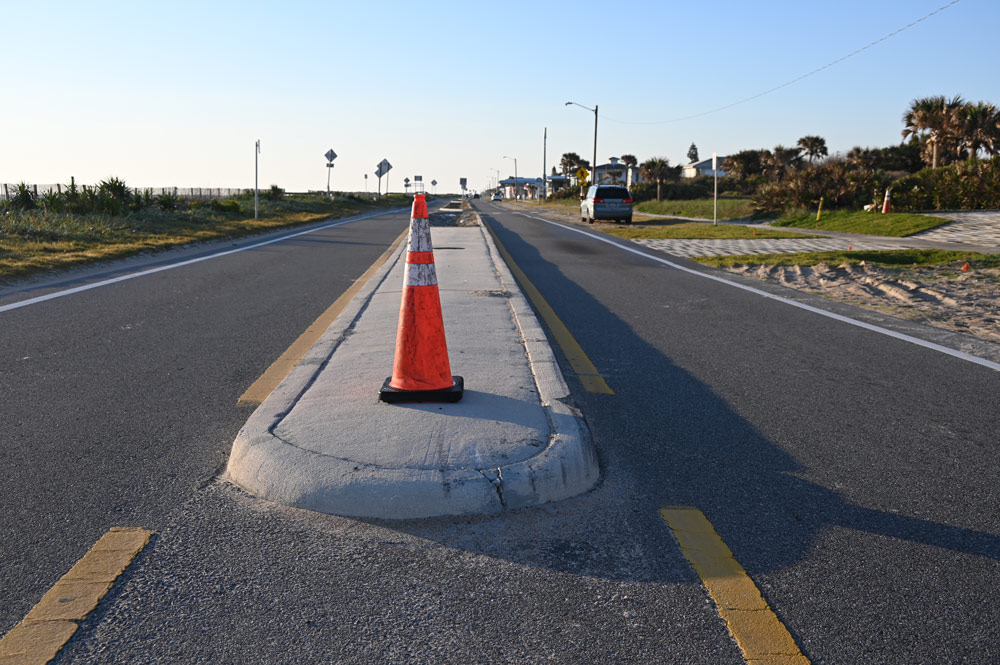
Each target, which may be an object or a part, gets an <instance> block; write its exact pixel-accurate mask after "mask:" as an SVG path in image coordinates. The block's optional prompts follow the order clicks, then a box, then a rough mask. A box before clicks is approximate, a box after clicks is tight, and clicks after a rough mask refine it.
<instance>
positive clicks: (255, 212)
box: [253, 139, 260, 219]
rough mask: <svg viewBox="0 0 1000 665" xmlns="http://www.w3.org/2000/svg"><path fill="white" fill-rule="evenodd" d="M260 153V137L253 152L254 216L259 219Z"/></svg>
mask: <svg viewBox="0 0 1000 665" xmlns="http://www.w3.org/2000/svg"><path fill="white" fill-rule="evenodd" d="M259 154H260V139H257V149H256V150H255V151H254V154H253V218H254V219H257V155H259Z"/></svg>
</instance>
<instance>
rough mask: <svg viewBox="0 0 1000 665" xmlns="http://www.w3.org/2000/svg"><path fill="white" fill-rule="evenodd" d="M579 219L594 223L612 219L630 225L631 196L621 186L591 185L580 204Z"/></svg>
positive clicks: (626, 189)
mask: <svg viewBox="0 0 1000 665" xmlns="http://www.w3.org/2000/svg"><path fill="white" fill-rule="evenodd" d="M580 219H581V220H582V221H584V222H589V223H590V224H593V223H594V220H595V219H614V220H616V221H621V222H625V223H626V224H631V223H632V195H631V194H630V193H629V191H628V188H627V187H622V186H621V185H591V186H590V188H589V189H588V190H587V194H586V196H584V197H583V200H582V201H581V202H580Z"/></svg>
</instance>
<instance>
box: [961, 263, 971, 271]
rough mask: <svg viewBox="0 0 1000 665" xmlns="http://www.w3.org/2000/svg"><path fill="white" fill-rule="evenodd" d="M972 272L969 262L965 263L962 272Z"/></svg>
mask: <svg viewBox="0 0 1000 665" xmlns="http://www.w3.org/2000/svg"><path fill="white" fill-rule="evenodd" d="M970 270H971V268H970V267H969V262H968V261H966V262H965V263H963V264H962V272H969V271H970Z"/></svg>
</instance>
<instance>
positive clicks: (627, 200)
mask: <svg viewBox="0 0 1000 665" xmlns="http://www.w3.org/2000/svg"><path fill="white" fill-rule="evenodd" d="M622 203H632V199H622Z"/></svg>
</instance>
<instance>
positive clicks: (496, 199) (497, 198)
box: [492, 194, 503, 201]
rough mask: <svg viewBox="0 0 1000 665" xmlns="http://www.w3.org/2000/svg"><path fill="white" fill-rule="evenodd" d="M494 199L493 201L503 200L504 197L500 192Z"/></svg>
mask: <svg viewBox="0 0 1000 665" xmlns="http://www.w3.org/2000/svg"><path fill="white" fill-rule="evenodd" d="M492 200H493V201H503V197H502V196H500V195H499V194H494V195H493V198H492Z"/></svg>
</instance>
